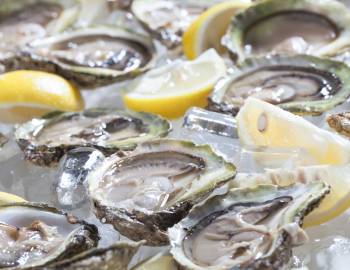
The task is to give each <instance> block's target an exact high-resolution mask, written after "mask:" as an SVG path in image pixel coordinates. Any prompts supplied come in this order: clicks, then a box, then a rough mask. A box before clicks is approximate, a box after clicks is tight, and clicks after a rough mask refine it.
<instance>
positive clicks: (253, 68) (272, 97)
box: [208, 55, 350, 115]
mask: <svg viewBox="0 0 350 270" xmlns="http://www.w3.org/2000/svg"><path fill="white" fill-rule="evenodd" d="M349 96H350V68H349V67H348V66H347V65H345V64H343V63H341V62H337V61H332V60H329V59H322V58H318V57H314V56H309V55H297V56H272V57H266V58H249V59H247V60H246V61H244V62H243V63H242V65H241V66H240V67H239V68H237V69H235V71H234V72H233V73H231V74H229V75H227V76H226V77H225V78H223V79H222V80H220V81H219V82H218V83H217V84H216V86H215V88H214V91H213V93H212V94H211V96H210V97H209V104H208V109H209V110H212V111H217V112H221V113H226V114H231V115H236V114H237V113H238V111H239V109H240V107H241V106H243V104H244V101H245V99H247V98H248V97H254V98H258V99H262V100H264V101H266V102H269V103H272V104H274V105H279V106H280V107H281V108H283V109H285V110H288V111H291V112H293V113H297V114H311V115H317V114H321V113H323V112H326V111H328V110H330V109H332V108H333V107H335V106H336V105H339V104H341V103H343V102H344V101H346V99H347V98H348V97H349Z"/></svg>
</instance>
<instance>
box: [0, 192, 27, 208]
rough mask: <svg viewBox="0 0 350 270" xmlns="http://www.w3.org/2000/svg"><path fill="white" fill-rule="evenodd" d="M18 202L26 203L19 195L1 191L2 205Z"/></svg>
mask: <svg viewBox="0 0 350 270" xmlns="http://www.w3.org/2000/svg"><path fill="white" fill-rule="evenodd" d="M17 202H26V200H25V199H23V198H21V197H19V196H17V195H14V194H10V193H6V192H1V191H0V205H4V204H8V203H17Z"/></svg>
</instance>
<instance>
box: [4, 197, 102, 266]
mask: <svg viewBox="0 0 350 270" xmlns="http://www.w3.org/2000/svg"><path fill="white" fill-rule="evenodd" d="M98 240H99V237H98V231H97V228H96V227H95V226H94V225H90V224H87V223H85V222H83V221H79V220H77V219H76V218H75V217H73V216H70V215H67V214H64V213H62V212H59V211H58V210H56V209H55V208H51V207H49V206H47V205H42V204H32V203H17V204H8V205H2V206H1V207H0V268H6V269H41V267H43V266H47V265H50V264H52V263H55V262H57V261H60V260H63V259H68V258H70V257H72V256H74V255H75V254H78V253H80V252H83V251H85V250H88V249H90V248H93V247H95V246H96V245H97V243H98Z"/></svg>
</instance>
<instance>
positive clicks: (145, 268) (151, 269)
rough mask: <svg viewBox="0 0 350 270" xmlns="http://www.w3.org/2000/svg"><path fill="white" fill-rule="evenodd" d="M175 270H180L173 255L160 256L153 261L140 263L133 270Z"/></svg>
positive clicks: (152, 259)
mask: <svg viewBox="0 0 350 270" xmlns="http://www.w3.org/2000/svg"><path fill="white" fill-rule="evenodd" d="M155 269H162V270H175V269H178V267H177V266H176V263H175V260H174V259H173V257H172V256H171V255H168V254H167V255H163V254H158V255H156V256H154V257H152V258H151V259H149V260H147V261H145V262H142V263H140V264H139V265H137V266H135V267H133V268H132V270H155Z"/></svg>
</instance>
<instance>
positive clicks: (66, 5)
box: [0, 0, 80, 59]
mask: <svg viewBox="0 0 350 270" xmlns="http://www.w3.org/2000/svg"><path fill="white" fill-rule="evenodd" d="M79 9H80V3H79V1H76V0H63V1H59V0H27V1H22V0H2V1H1V2H0V18H1V19H0V34H1V42H0V59H1V58H6V57H9V56H11V55H13V54H15V53H16V51H17V50H19V48H20V47H21V46H23V45H25V44H27V43H28V42H31V41H33V40H35V39H41V38H43V37H45V36H48V35H52V34H55V33H59V32H61V31H63V30H65V29H66V28H67V27H68V26H70V25H71V24H73V23H74V21H75V19H76V18H77V17H78V13H79Z"/></svg>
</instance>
